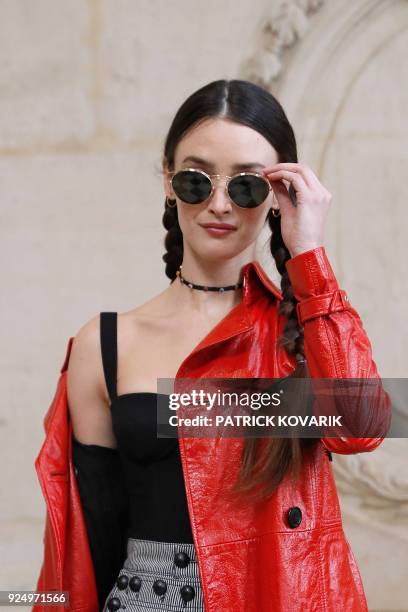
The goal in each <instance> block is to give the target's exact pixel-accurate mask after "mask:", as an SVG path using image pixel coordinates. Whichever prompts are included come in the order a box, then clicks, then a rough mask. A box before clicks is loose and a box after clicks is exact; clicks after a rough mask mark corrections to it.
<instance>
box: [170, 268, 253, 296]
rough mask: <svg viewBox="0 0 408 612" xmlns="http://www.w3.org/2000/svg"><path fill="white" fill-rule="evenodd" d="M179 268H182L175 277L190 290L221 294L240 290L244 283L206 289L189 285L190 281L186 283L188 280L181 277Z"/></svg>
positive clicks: (193, 284)
mask: <svg viewBox="0 0 408 612" xmlns="http://www.w3.org/2000/svg"><path fill="white" fill-rule="evenodd" d="M181 268H182V266H180V267H179V269H178V270H177V272H176V276H178V277H179V279H180V281H181V282H182V283H183V284H184V285H187V287H189V288H190V289H200V290H201V291H219V292H223V291H231V290H233V289H240V288H241V287H243V285H244V283H243V282H242V281H241V282H240V283H236V284H235V285H227V286H226V287H208V286H206V285H196V284H195V283H190V281H188V280H186V279H185V278H183V277H182V275H181Z"/></svg>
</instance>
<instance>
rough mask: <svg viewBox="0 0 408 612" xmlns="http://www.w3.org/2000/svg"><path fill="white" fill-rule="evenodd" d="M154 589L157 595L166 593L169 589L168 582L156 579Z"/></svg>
mask: <svg viewBox="0 0 408 612" xmlns="http://www.w3.org/2000/svg"><path fill="white" fill-rule="evenodd" d="M153 591H154V592H155V593H156V595H164V594H165V592H166V591H167V584H166V583H165V581H164V580H155V581H154V582H153Z"/></svg>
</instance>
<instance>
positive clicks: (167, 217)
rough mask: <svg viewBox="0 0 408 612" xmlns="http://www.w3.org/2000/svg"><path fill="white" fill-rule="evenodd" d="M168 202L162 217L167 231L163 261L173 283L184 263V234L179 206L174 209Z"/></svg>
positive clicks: (167, 274)
mask: <svg viewBox="0 0 408 612" xmlns="http://www.w3.org/2000/svg"><path fill="white" fill-rule="evenodd" d="M166 202H167V200H166ZM166 202H165V204H164V207H165V210H164V213H163V217H162V221H163V225H164V227H165V228H166V230H167V234H166V237H165V239H164V246H165V248H166V253H164V255H163V257H162V259H163V261H164V262H165V264H166V276H168V277H169V278H170V279H171V282H173V281H174V280H175V278H176V272H177V270H178V269H179V267H180V265H181V263H182V261H183V234H182V231H181V229H180V225H179V222H178V214H177V206H175V207H174V208H172V207H170V206H167V204H166Z"/></svg>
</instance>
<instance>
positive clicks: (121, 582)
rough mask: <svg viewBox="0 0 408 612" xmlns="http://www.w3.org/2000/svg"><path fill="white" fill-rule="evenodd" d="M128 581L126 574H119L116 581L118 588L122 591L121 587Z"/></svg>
mask: <svg viewBox="0 0 408 612" xmlns="http://www.w3.org/2000/svg"><path fill="white" fill-rule="evenodd" d="M128 582H129V579H128V577H127V576H126V574H122V575H121V576H119V577H118V579H117V581H116V584H117V587H118V589H120V590H121V591H123V589H126V587H127V585H128Z"/></svg>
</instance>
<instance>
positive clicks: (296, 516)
mask: <svg viewBox="0 0 408 612" xmlns="http://www.w3.org/2000/svg"><path fill="white" fill-rule="evenodd" d="M301 522H302V511H301V509H300V508H298V507H297V506H293V508H289V510H288V523H289V527H290V528H291V529H295V527H299V525H300V523H301Z"/></svg>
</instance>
